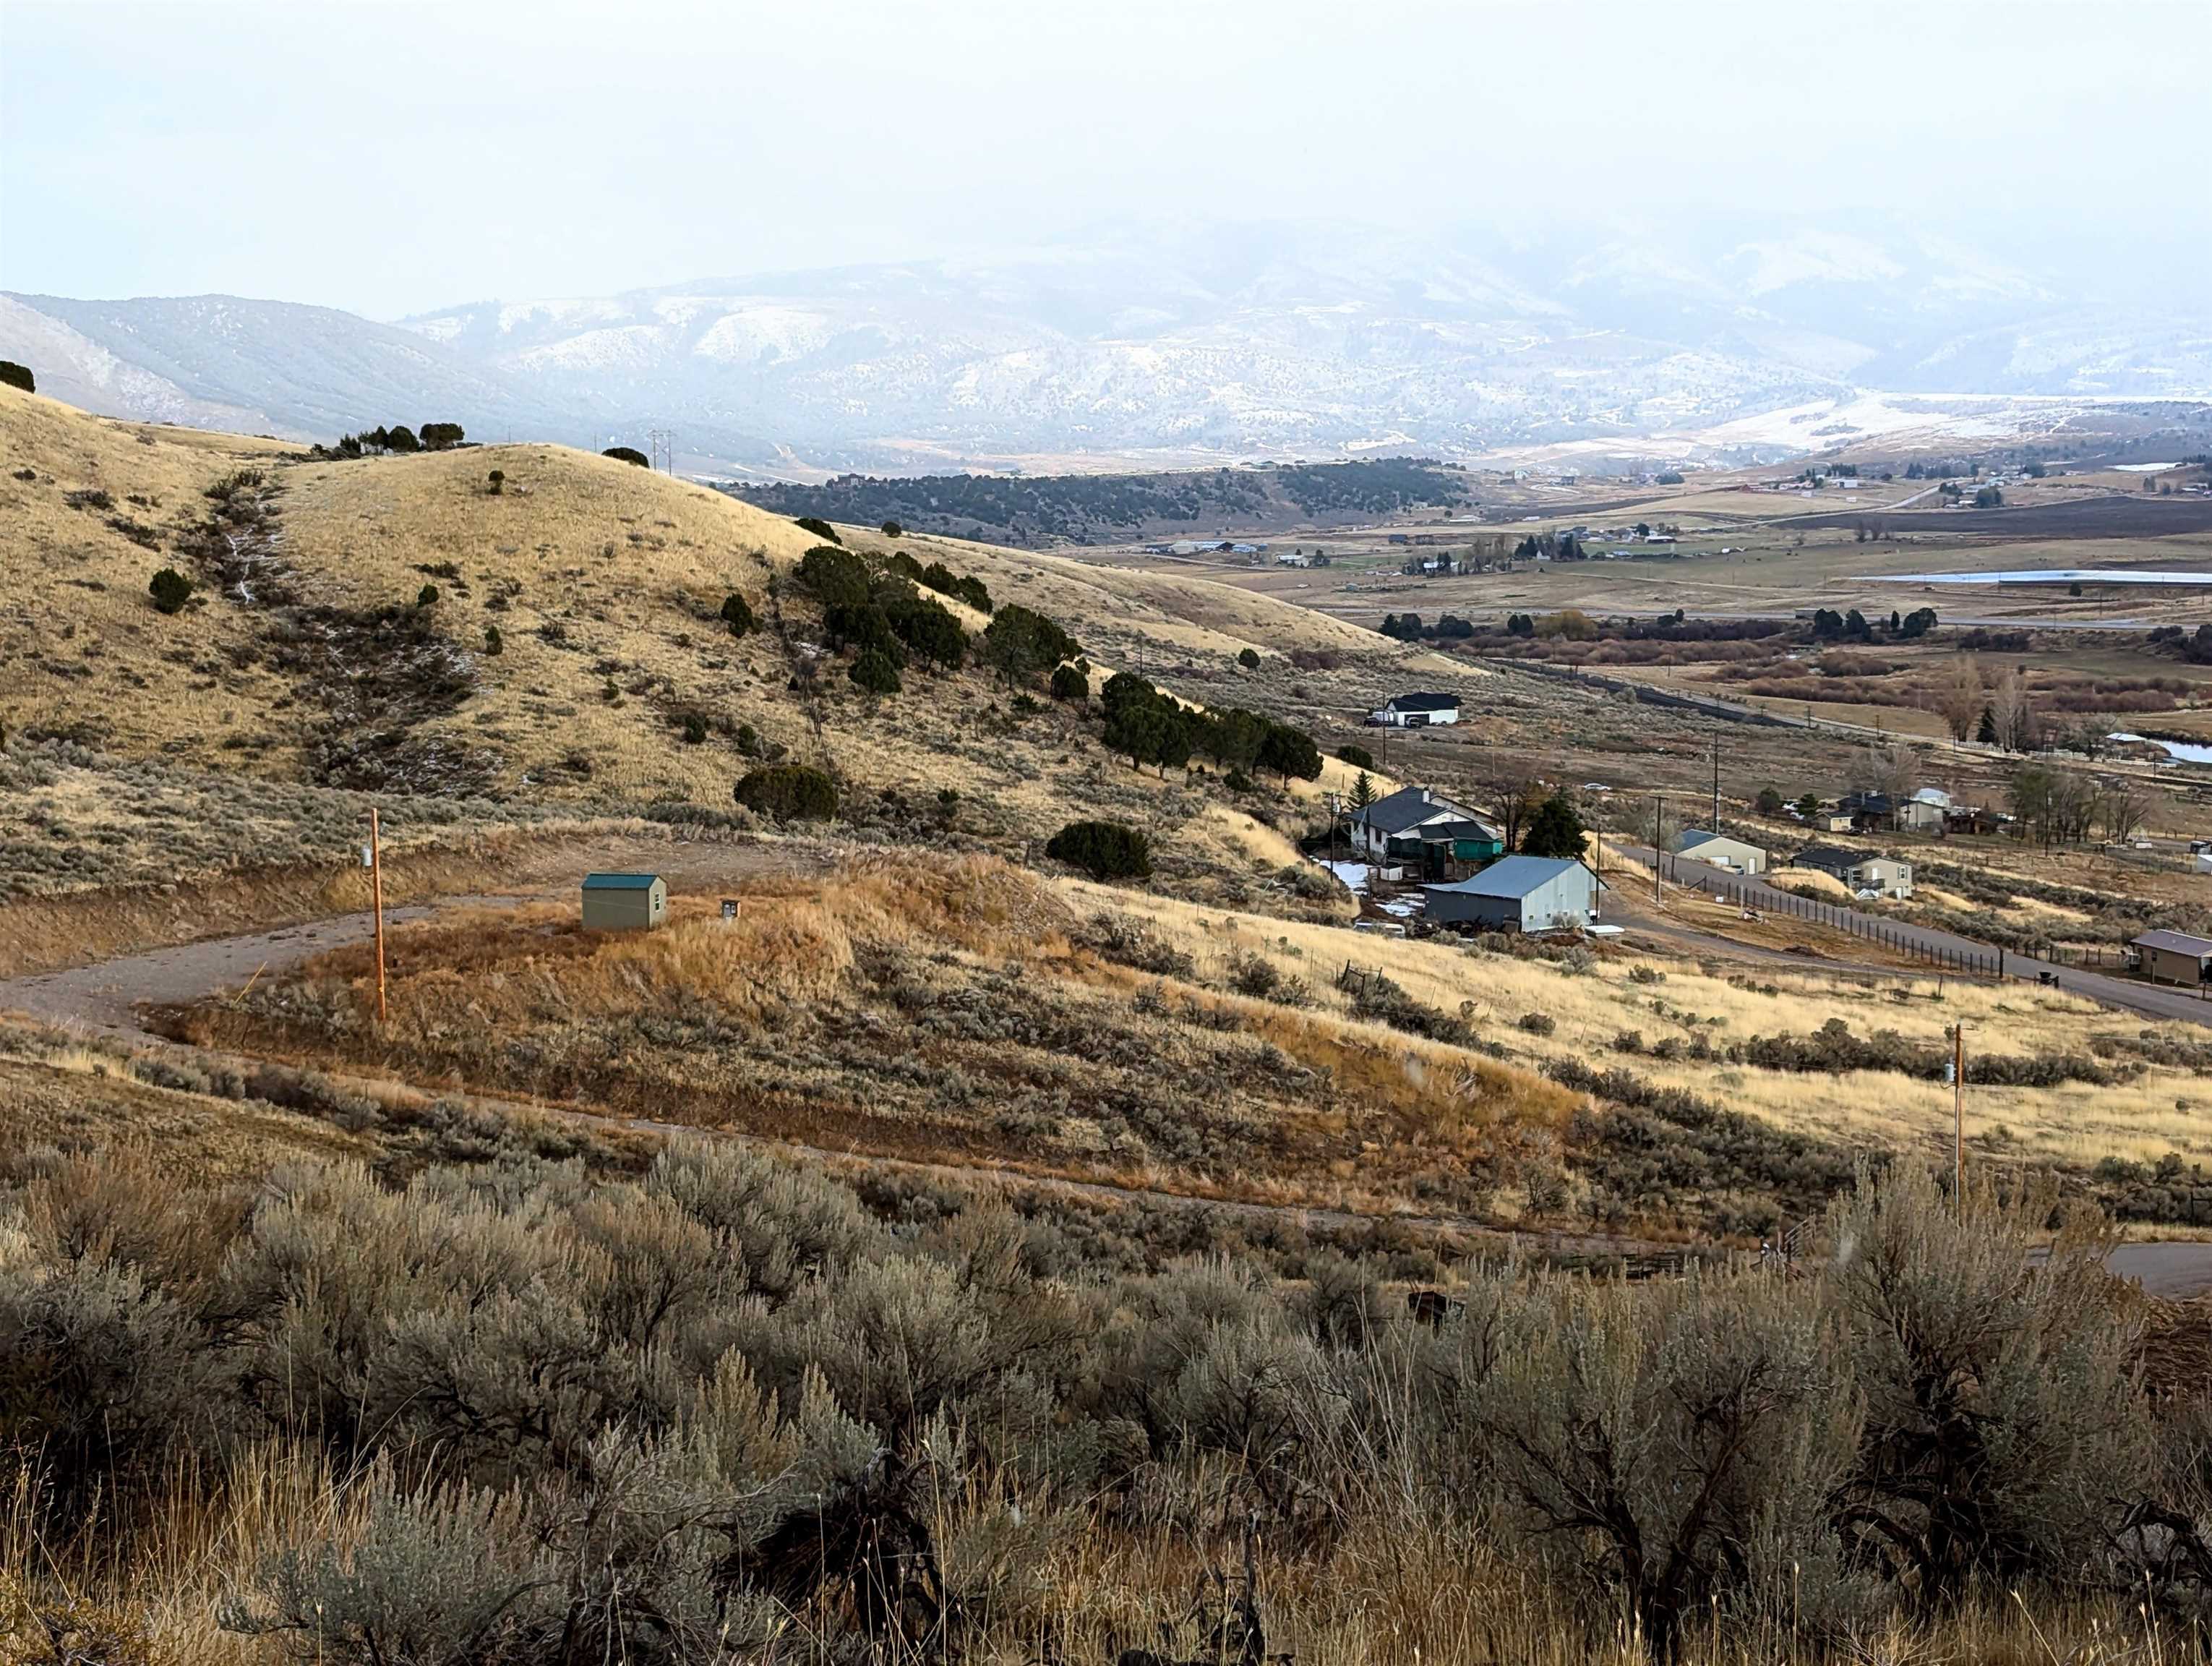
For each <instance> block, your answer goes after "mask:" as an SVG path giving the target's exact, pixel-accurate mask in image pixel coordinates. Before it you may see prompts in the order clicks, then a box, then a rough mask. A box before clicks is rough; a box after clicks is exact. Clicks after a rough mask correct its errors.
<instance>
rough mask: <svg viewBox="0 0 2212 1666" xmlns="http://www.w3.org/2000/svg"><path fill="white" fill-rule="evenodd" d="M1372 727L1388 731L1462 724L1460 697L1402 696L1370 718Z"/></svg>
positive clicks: (1433, 695) (1442, 695)
mask: <svg viewBox="0 0 2212 1666" xmlns="http://www.w3.org/2000/svg"><path fill="white" fill-rule="evenodd" d="M1367 721H1368V722H1369V723H1370V724H1379V725H1381V726H1383V727H1386V728H1397V729H1420V728H1433V727H1437V726H1439V725H1441V724H1445V723H1456V722H1458V721H1459V696H1457V695H1455V694H1401V695H1399V696H1397V697H1396V698H1395V699H1394V700H1392V701H1391V702H1390V703H1389V705H1387V706H1385V707H1383V709H1382V710H1380V711H1377V712H1370V713H1369V714H1368V716H1367Z"/></svg>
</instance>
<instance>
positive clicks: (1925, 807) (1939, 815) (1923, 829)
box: [1897, 787, 1951, 833]
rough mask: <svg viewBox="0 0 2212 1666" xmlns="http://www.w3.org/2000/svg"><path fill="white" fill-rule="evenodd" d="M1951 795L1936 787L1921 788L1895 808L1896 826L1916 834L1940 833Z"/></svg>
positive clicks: (1948, 812)
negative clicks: (1908, 829)
mask: <svg viewBox="0 0 2212 1666" xmlns="http://www.w3.org/2000/svg"><path fill="white" fill-rule="evenodd" d="M1950 811H1951V795H1950V794H1949V793H1946V792H1944V791H1942V789H1940V788H1938V787H1922V788H1921V789H1920V790H1919V791H1918V792H1917V793H1914V794H1913V795H1912V796H1911V798H1909V799H1907V800H1905V802H1904V803H1902V804H1900V805H1899V806H1897V824H1898V825H1899V827H1905V828H1910V829H1911V830H1913V831H1915V832H1917V833H1941V832H1942V830H1943V828H1944V824H1945V818H1947V817H1948V815H1949V814H1950Z"/></svg>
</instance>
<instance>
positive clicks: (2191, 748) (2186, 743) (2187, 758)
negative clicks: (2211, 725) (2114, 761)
mask: <svg viewBox="0 0 2212 1666" xmlns="http://www.w3.org/2000/svg"><path fill="white" fill-rule="evenodd" d="M2105 739H2107V740H2132V741H2135V742H2136V743H2137V744H2139V745H2145V746H2158V747H2162V748H2163V749H2164V750H2165V752H2166V756H2167V757H2170V758H2172V760H2173V761H2174V762H2175V763H2212V746H2203V745H2197V743H2196V742H2195V741H2193V740H2154V739H2152V738H2151V737H2150V736H2148V735H2140V734H2108V735H2106V737H2105Z"/></svg>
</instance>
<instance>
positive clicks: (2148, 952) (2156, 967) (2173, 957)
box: [2136, 949, 2201, 983]
mask: <svg viewBox="0 0 2212 1666" xmlns="http://www.w3.org/2000/svg"><path fill="white" fill-rule="evenodd" d="M2136 952H2137V953H2138V954H2139V955H2141V956H2142V969H2143V970H2144V971H2145V972H2147V973H2148V974H2149V976H2151V977H2152V978H2153V979H2154V981H2156V982H2160V983H2195V982H2199V981H2200V976H2201V974H2200V969H2199V965H2198V962H2197V957H2196V956H2195V955H2193V954H2177V953H2176V952H2174V951H2173V950H2172V949H2139V950H2137V951H2136Z"/></svg>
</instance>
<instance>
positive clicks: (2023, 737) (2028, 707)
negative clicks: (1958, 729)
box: [1990, 666, 2035, 752]
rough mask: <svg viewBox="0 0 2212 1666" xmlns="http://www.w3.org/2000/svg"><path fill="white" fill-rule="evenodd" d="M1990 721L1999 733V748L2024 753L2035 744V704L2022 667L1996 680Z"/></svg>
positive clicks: (2014, 668) (2016, 667)
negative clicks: (2022, 673)
mask: <svg viewBox="0 0 2212 1666" xmlns="http://www.w3.org/2000/svg"><path fill="white" fill-rule="evenodd" d="M1990 724H1991V726H1992V727H1994V728H1995V729H1996V736H1997V745H2000V746H2002V747H2003V748H2004V749H2005V751H2008V752H2018V751H2026V750H2027V748H2028V747H2029V746H2031V745H2033V744H2034V740H2035V702H2034V700H2033V698H2032V697H2031V696H2029V694H2028V691H2027V678H2025V677H2023V676H2021V672H2020V667H2019V666H2014V667H2013V668H2012V669H2011V670H2010V671H2008V672H2006V673H2005V674H2004V675H2003V676H2002V677H2001V678H1998V679H1997V688H1996V695H1995V696H1993V697H1992V698H1991V699H1990Z"/></svg>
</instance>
